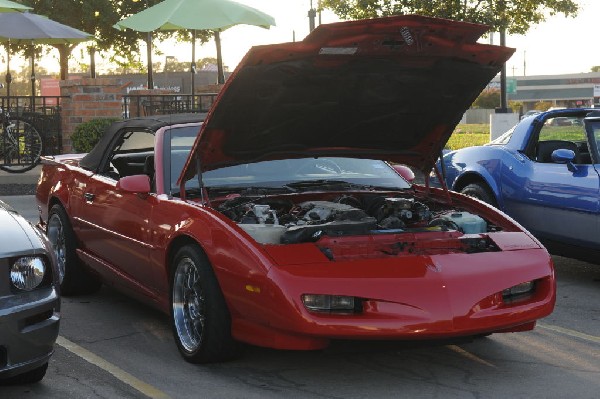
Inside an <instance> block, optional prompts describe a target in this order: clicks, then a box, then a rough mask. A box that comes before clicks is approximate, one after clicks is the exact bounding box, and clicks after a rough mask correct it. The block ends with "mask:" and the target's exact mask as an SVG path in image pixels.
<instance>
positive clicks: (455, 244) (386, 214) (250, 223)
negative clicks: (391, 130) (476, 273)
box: [217, 193, 501, 259]
mask: <svg viewBox="0 0 600 399" xmlns="http://www.w3.org/2000/svg"><path fill="white" fill-rule="evenodd" d="M217 209H218V210H219V211H220V212H221V213H223V214H224V215H226V216H227V217H228V218H230V219H231V220H233V221H234V222H235V223H237V224H238V226H239V227H240V228H241V229H243V230H244V231H245V232H246V233H248V234H249V235H250V236H251V237H252V238H253V239H254V240H255V241H257V242H259V243H261V244H300V243H307V242H312V243H316V244H317V245H318V246H319V247H320V248H321V249H322V251H323V252H324V253H325V254H326V255H327V256H328V257H330V258H336V259H338V258H340V255H339V254H338V255H337V256H336V255H335V252H336V250H335V248H338V249H340V248H345V249H344V250H343V251H342V252H343V253H348V252H356V251H355V250H353V249H352V248H357V247H360V246H364V245H365V244H364V243H365V242H366V241H368V242H370V244H368V245H369V246H370V247H371V248H372V249H373V248H375V247H377V248H378V249H377V250H372V251H371V250H369V249H367V248H362V249H359V251H362V252H363V253H368V252H370V251H371V252H373V253H389V254H390V255H398V254H400V253H402V252H406V253H411V254H415V253H419V251H425V252H426V253H429V254H431V253H435V252H436V248H438V249H437V250H440V251H448V250H456V251H459V252H483V251H493V250H498V249H497V247H495V245H494V244H493V242H492V241H491V240H490V239H489V238H487V237H486V236H485V233H488V232H496V231H500V230H501V228H500V227H498V226H496V225H494V224H492V223H490V222H489V221H486V220H484V219H483V218H481V217H480V216H478V215H475V214H473V213H471V212H468V211H466V210H464V209H460V208H459V207H456V206H448V205H447V204H442V203H440V202H437V201H433V200H427V199H419V198H417V197H414V196H406V195H398V194H396V193H393V194H391V195H381V194H371V193H367V194H363V193H359V194H343V195H338V196H335V197H331V198H327V197H325V198H305V197H303V196H300V197H299V200H298V202H294V201H292V199H291V198H290V197H289V196H280V197H277V196H273V197H271V196H263V197H250V196H241V195H240V196H235V197H234V198H229V199H227V200H225V201H224V202H222V203H221V204H220V205H219V206H218V207H217ZM365 236H368V237H369V239H368V240H365ZM342 237H345V238H344V240H341V239H340V238H342ZM352 237H360V239H359V240H357V239H355V238H352ZM459 238H460V240H458V239H459ZM344 242H346V244H344ZM425 243H427V244H425ZM348 245H350V246H349V247H347V248H346V246H348ZM337 252H340V251H337Z"/></svg>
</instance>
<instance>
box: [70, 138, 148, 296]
mask: <svg viewBox="0 0 600 399" xmlns="http://www.w3.org/2000/svg"><path fill="white" fill-rule="evenodd" d="M153 151H154V134H153V133H152V132H148V131H126V132H123V135H122V137H121V139H119V140H117V141H116V143H115V145H114V148H113V149H112V150H111V152H110V153H109V159H108V160H107V161H110V162H107V167H106V168H105V170H104V172H102V173H98V174H96V175H94V176H92V177H91V178H90V180H89V183H88V184H87V185H86V186H85V187H82V188H81V190H79V192H81V193H82V194H81V195H83V201H81V202H80V203H81V205H80V206H81V209H80V210H77V211H76V214H77V215H79V221H78V225H79V228H78V231H77V232H76V233H77V236H78V237H79V239H80V242H81V243H82V246H83V248H84V251H85V252H86V255H87V257H88V259H87V261H88V262H93V263H94V269H96V270H97V271H99V272H100V273H101V274H103V276H104V277H105V278H106V279H108V280H109V281H112V282H113V283H114V284H118V285H123V284H125V285H128V286H131V287H134V288H135V289H136V290H138V291H140V292H141V293H143V294H145V295H152V287H151V286H152V284H151V283H150V281H152V280H153V278H152V273H151V271H149V270H148V259H149V252H150V250H151V249H152V244H151V237H150V231H151V227H150V223H151V220H152V213H153V209H154V206H155V204H156V201H157V199H156V195H155V194H153V193H150V194H136V193H130V192H125V191H122V190H119V189H118V188H117V182H118V179H119V178H122V177H125V176H130V175H134V174H143V173H144V172H145V171H144V165H145V162H144V161H142V160H145V159H146V158H147V157H150V156H151V157H152V158H153Z"/></svg>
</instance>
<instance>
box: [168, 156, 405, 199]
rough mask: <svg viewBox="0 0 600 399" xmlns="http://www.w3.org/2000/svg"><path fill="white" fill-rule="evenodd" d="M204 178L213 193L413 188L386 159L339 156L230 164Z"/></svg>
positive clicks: (192, 184) (191, 186)
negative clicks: (225, 191) (271, 190)
mask: <svg viewBox="0 0 600 399" xmlns="http://www.w3.org/2000/svg"><path fill="white" fill-rule="evenodd" d="M202 180H203V183H204V186H205V187H207V188H208V189H209V192H211V191H213V192H223V191H224V190H227V191H236V190H240V191H241V190H245V189H254V188H256V189H286V190H289V191H302V190H311V189H314V190H324V189H327V188H330V189H335V190H339V189H344V188H347V189H350V188H352V189H369V188H378V189H406V188H409V187H410V184H409V183H408V182H407V181H406V180H404V179H403V178H401V177H400V176H399V175H398V174H397V173H396V172H395V171H394V170H393V169H392V168H391V167H390V166H389V165H388V164H387V163H385V162H383V161H379V160H372V159H355V158H338V157H325V158H300V159H284V160H276V161H264V162H257V163H250V164H242V165H236V166H229V167H226V168H220V169H216V170H212V171H208V172H205V173H204V174H203V176H202ZM342 185H343V186H342ZM186 188H188V189H194V188H198V180H197V179H196V178H194V179H191V180H189V181H188V182H186ZM174 189H175V188H174Z"/></svg>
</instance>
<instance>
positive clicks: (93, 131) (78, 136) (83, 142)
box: [71, 118, 119, 152]
mask: <svg viewBox="0 0 600 399" xmlns="http://www.w3.org/2000/svg"><path fill="white" fill-rule="evenodd" d="M118 120H119V119H117V118H102V119H92V120H90V121H87V122H83V123H81V124H80V125H78V126H77V127H76V128H75V131H74V132H73V134H72V135H71V145H72V146H73V151H74V152H90V150H91V149H92V148H94V146H95V145H96V143H97V142H98V141H99V140H100V138H101V137H102V136H103V135H104V132H105V131H106V129H107V128H108V127H109V126H110V125H111V124H112V123H113V122H115V121H118Z"/></svg>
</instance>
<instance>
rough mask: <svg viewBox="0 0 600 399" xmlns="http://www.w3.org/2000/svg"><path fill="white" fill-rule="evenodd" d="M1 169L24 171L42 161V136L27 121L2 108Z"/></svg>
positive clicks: (0, 112) (0, 123)
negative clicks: (11, 114) (12, 115)
mask: <svg viewBox="0 0 600 399" xmlns="http://www.w3.org/2000/svg"><path fill="white" fill-rule="evenodd" d="M0 129H1V130H0V170H4V171H6V172H9V173H22V172H26V171H28V170H31V169H33V168H34V167H35V166H36V165H37V164H39V163H40V157H41V155H42V136H41V135H40V134H39V133H38V131H37V130H36V129H35V128H34V127H33V126H32V125H31V124H30V123H29V122H27V121H25V120H23V119H22V118H20V117H11V116H10V113H9V112H8V111H5V110H3V109H2V108H0Z"/></svg>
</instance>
